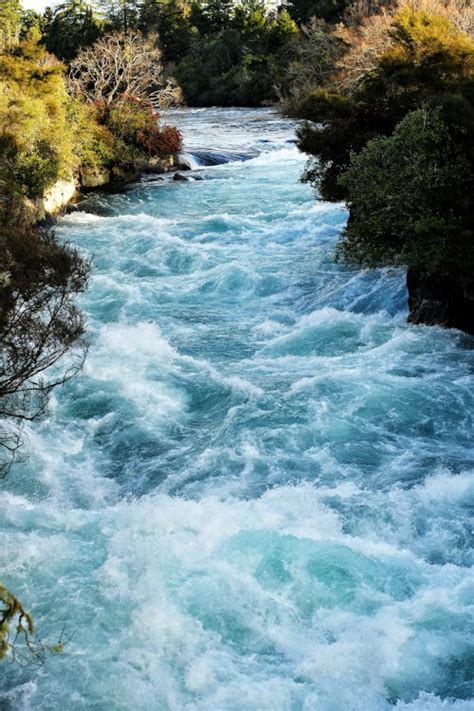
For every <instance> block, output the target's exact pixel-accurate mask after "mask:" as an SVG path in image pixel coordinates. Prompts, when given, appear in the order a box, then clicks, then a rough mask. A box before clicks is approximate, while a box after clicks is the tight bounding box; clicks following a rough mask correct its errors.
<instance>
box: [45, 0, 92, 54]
mask: <svg viewBox="0 0 474 711" xmlns="http://www.w3.org/2000/svg"><path fill="white" fill-rule="evenodd" d="M103 24H104V23H103V21H101V20H99V19H98V18H97V17H96V15H95V14H94V11H93V9H92V7H91V5H89V4H88V3H87V2H84V0H67V1H66V2H65V3H63V4H62V5H59V6H58V7H57V8H56V9H55V10H54V12H53V14H52V17H51V18H50V20H49V22H48V24H47V25H46V26H45V28H44V43H45V45H46V47H47V48H48V51H49V52H52V53H53V54H55V55H56V57H59V59H61V60H63V61H65V62H70V61H71V60H72V59H74V57H75V56H76V55H77V53H78V51H79V50H80V49H81V47H87V46H89V45H91V44H94V42H95V41H96V40H97V39H98V38H99V37H100V35H101V33H102V30H103Z"/></svg>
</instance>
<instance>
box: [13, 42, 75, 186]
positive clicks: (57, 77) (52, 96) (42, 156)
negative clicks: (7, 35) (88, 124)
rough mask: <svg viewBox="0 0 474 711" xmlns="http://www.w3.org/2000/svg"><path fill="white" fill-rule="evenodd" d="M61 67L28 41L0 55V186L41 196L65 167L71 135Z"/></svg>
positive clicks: (68, 162)
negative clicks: (0, 153) (0, 152)
mask: <svg viewBox="0 0 474 711" xmlns="http://www.w3.org/2000/svg"><path fill="white" fill-rule="evenodd" d="M68 100H69V98H68V95H67V92H66V86H65V82H64V78H63V68H62V65H61V64H60V63H59V62H58V61H57V60H56V59H55V58H54V57H52V56H51V55H48V54H47V53H46V52H45V51H44V49H42V48H40V47H39V46H38V45H37V44H36V43H35V42H34V41H33V40H30V41H28V42H25V43H24V44H23V45H21V46H19V47H18V48H17V50H16V51H15V53H14V54H12V53H10V54H3V55H0V145H1V146H2V157H3V160H2V161H1V163H0V187H3V192H4V193H5V190H7V192H8V191H9V192H10V193H11V194H12V195H17V196H20V195H22V194H23V195H25V196H27V197H30V198H35V197H39V196H41V195H42V194H43V193H44V191H45V190H46V189H47V188H48V187H49V186H50V185H52V184H53V183H54V182H55V180H56V179H57V178H58V177H61V176H65V175H66V174H68V172H69V171H70V169H71V165H72V162H73V158H72V150H73V149H72V134H71V127H70V126H69V124H68V121H67V105H68Z"/></svg>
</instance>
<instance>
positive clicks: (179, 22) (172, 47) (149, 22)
mask: <svg viewBox="0 0 474 711" xmlns="http://www.w3.org/2000/svg"><path fill="white" fill-rule="evenodd" d="M139 26H140V29H141V30H142V31H143V32H145V33H146V34H156V35H158V39H159V44H160V47H161V49H162V51H163V56H164V59H165V60H166V61H170V62H179V61H180V60H181V59H182V57H183V56H184V55H185V54H186V52H187V51H188V49H189V45H190V42H191V39H192V36H193V31H194V30H193V26H192V24H191V7H190V4H189V3H188V2H187V1H186V0H144V2H143V5H142V7H141V11H140V18H139Z"/></svg>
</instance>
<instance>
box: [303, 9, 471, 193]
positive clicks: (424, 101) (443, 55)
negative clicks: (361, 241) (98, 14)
mask: <svg viewBox="0 0 474 711" xmlns="http://www.w3.org/2000/svg"><path fill="white" fill-rule="evenodd" d="M418 1H420V2H425V1H426V0H418ZM432 1H434V0H432ZM374 43H375V45H374V46H373V52H372V53H371V52H370V51H368V50H367V49H366V48H362V52H361V54H362V55H363V56H364V57H367V59H366V60H363V61H362V60H361V61H356V59H355V58H354V61H353V62H352V63H351V64H350V63H348V62H347V60H345V59H343V60H342V61H341V62H340V63H339V67H338V66H336V68H335V70H334V72H333V73H332V75H331V76H329V78H328V81H327V82H326V84H327V85H329V87H330V88H325V87H323V88H317V89H315V90H314V91H312V92H310V93H309V94H308V95H307V96H306V97H305V98H304V99H303V101H302V102H301V103H300V105H299V107H298V108H297V113H298V115H299V116H301V117H302V118H305V119H308V120H309V121H311V123H308V124H306V125H304V126H303V127H302V128H301V129H300V130H299V137H300V146H301V148H302V150H304V151H305V152H308V153H310V154H312V155H315V156H317V157H318V160H317V161H315V162H313V163H312V164H311V165H310V167H309V170H308V171H307V173H306V178H307V180H308V181H310V182H312V183H313V184H314V185H315V186H316V187H317V188H318V189H319V190H320V192H321V195H322V196H323V197H324V199H328V200H340V199H344V197H345V192H344V188H343V185H342V184H341V183H340V182H339V180H338V179H339V177H340V175H342V173H343V172H344V171H345V170H346V169H347V168H348V166H349V162H350V156H351V152H356V153H358V152H359V151H360V150H361V149H362V148H363V147H364V146H365V145H366V144H367V142H368V141H369V140H370V139H372V138H374V137H376V136H378V135H385V136H388V135H390V134H391V133H392V132H393V130H394V128H395V126H396V125H397V124H398V123H399V122H400V121H401V120H402V119H403V118H404V116H406V114H407V113H409V112H410V111H413V110H415V109H417V108H420V107H422V106H425V105H428V106H434V105H437V104H439V103H440V102H443V101H444V98H445V97H446V96H449V95H455V96H456V95H458V96H461V97H462V96H468V95H469V92H471V91H472V83H473V80H474V42H473V41H472V40H471V39H470V38H469V37H468V36H467V35H466V34H465V33H464V32H462V31H460V30H459V29H458V28H457V27H456V26H455V25H454V24H453V23H452V22H450V21H449V19H448V18H447V17H445V16H443V15H441V14H436V15H431V14H428V13H426V12H425V11H423V10H417V9H413V4H412V3H408V2H407V3H405V4H404V5H403V6H402V7H401V9H400V10H398V11H397V12H396V14H395V15H394V16H393V18H391V20H390V21H389V22H386V21H385V30H383V31H382V33H381V34H380V33H377V34H375V35H374ZM373 54H374V55H375V59H373V57H372V55H373ZM364 63H365V65H366V70H365V71H364V70H363V69H361V65H362V66H364ZM337 89H339V90H337Z"/></svg>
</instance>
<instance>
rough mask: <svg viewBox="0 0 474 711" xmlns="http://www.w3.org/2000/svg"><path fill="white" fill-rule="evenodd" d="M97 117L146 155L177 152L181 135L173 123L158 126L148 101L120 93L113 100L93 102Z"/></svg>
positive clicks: (155, 112) (157, 117)
mask: <svg viewBox="0 0 474 711" xmlns="http://www.w3.org/2000/svg"><path fill="white" fill-rule="evenodd" d="M96 106H97V120H98V121H99V123H102V124H105V125H106V126H107V127H108V128H109V129H110V130H111V131H112V133H113V134H114V136H115V137H116V138H117V139H119V140H120V141H123V142H124V143H125V144H127V145H129V146H132V147H134V148H137V149H138V150H140V151H143V152H144V153H146V154H147V155H149V156H154V155H160V156H167V155H171V154H173V153H179V151H180V150H181V147H182V135H181V133H180V131H178V129H177V128H175V127H174V126H160V124H159V120H160V116H159V114H158V112H157V111H155V110H154V108H153V106H152V104H151V102H150V101H148V100H146V99H139V98H137V97H136V96H130V95H129V94H123V95H122V96H121V97H120V98H119V99H118V100H117V101H115V102H114V103H113V104H109V105H108V104H105V103H96Z"/></svg>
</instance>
